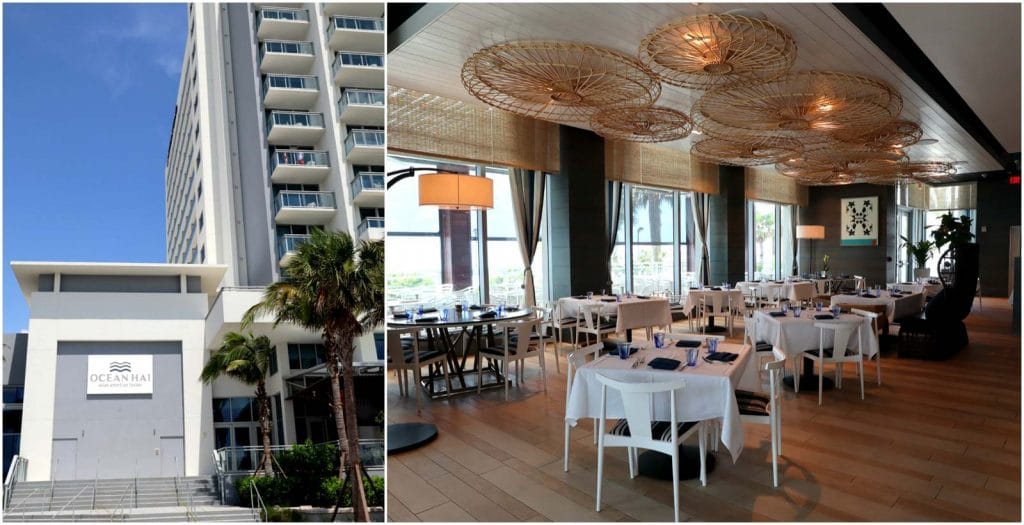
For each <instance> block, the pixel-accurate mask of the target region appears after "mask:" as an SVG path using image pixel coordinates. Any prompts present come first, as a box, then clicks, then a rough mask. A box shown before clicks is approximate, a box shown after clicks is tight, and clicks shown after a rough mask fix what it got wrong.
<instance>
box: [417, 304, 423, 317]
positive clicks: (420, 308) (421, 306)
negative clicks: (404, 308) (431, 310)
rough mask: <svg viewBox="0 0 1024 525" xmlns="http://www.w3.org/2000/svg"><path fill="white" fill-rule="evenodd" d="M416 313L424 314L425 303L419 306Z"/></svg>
mask: <svg viewBox="0 0 1024 525" xmlns="http://www.w3.org/2000/svg"><path fill="white" fill-rule="evenodd" d="M416 313H417V314H418V315H420V316H421V317H422V316H423V305H422V304H421V305H420V306H419V309H418V310H417V311H416Z"/></svg>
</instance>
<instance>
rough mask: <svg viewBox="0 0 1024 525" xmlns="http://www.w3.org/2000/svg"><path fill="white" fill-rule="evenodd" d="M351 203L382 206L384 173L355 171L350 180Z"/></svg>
mask: <svg viewBox="0 0 1024 525" xmlns="http://www.w3.org/2000/svg"><path fill="white" fill-rule="evenodd" d="M352 204H355V205H357V206H367V207H378V206H384V174H383V173H365V172H364V173H357V174H356V177H355V179H353V180H352Z"/></svg>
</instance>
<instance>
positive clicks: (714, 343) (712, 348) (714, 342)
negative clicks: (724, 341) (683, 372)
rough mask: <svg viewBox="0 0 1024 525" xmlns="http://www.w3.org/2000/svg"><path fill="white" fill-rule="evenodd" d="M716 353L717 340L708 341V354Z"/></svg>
mask: <svg viewBox="0 0 1024 525" xmlns="http://www.w3.org/2000/svg"><path fill="white" fill-rule="evenodd" d="M717 351H718V339H710V340H708V353H712V354H713V353H715V352H717Z"/></svg>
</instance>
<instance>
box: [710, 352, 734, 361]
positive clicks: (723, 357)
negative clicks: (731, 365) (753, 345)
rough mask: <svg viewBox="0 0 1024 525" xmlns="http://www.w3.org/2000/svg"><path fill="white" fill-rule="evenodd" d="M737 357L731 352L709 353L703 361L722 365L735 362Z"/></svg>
mask: <svg viewBox="0 0 1024 525" xmlns="http://www.w3.org/2000/svg"><path fill="white" fill-rule="evenodd" d="M739 356H740V355H739V354H734V353H732V352H711V353H710V354H708V355H707V356H705V357H704V359H707V360H708V361H722V362H724V363H728V362H731V361H735V360H736V358H737V357H739Z"/></svg>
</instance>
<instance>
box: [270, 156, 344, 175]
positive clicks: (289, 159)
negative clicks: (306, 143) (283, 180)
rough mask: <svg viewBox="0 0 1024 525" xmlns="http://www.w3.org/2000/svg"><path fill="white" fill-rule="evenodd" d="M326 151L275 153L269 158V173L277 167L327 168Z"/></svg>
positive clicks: (329, 161)
mask: <svg viewBox="0 0 1024 525" xmlns="http://www.w3.org/2000/svg"><path fill="white" fill-rule="evenodd" d="M330 165H331V158H330V157H329V156H328V155H327V152H326V151H275V152H274V153H273V155H271V156H270V171H274V169H275V168H277V167H278V166H305V167H329V166H330Z"/></svg>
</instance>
